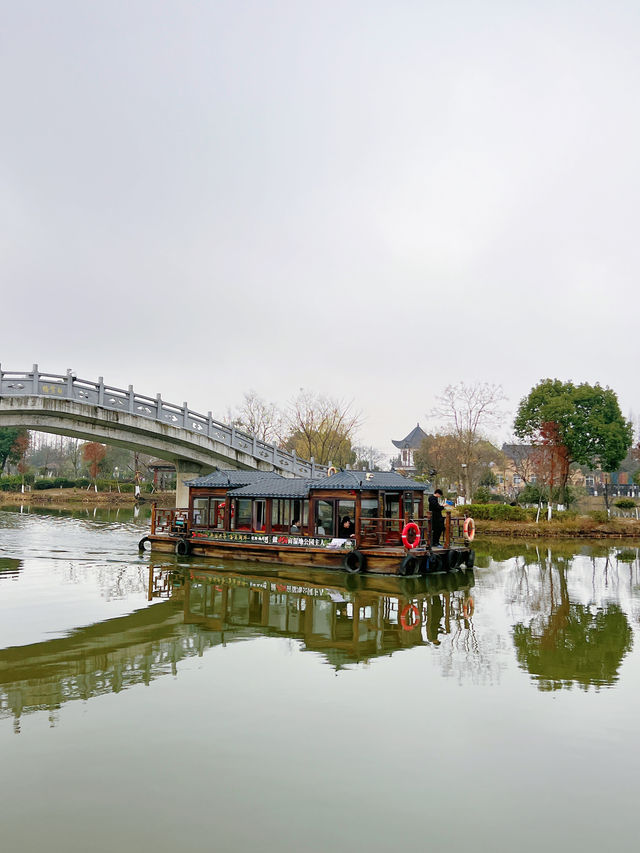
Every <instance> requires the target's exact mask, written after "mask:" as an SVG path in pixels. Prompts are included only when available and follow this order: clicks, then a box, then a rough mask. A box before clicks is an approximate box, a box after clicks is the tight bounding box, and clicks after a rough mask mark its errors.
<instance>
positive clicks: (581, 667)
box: [507, 547, 632, 690]
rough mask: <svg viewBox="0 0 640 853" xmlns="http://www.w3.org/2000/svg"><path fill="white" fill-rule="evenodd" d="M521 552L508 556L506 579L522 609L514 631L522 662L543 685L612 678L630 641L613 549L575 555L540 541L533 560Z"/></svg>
mask: <svg viewBox="0 0 640 853" xmlns="http://www.w3.org/2000/svg"><path fill="white" fill-rule="evenodd" d="M526 557H527V559H525V557H524V556H523V555H522V554H521V555H519V556H518V557H516V558H515V559H514V560H513V566H514V568H513V569H512V571H511V572H510V575H509V578H508V581H507V598H508V600H509V602H510V604H511V606H512V607H513V608H514V609H519V618H517V619H516V620H515V621H514V626H513V632H512V636H513V642H514V646H515V649H516V656H517V659H518V662H519V664H520V665H521V666H522V667H523V668H525V669H526V670H527V671H528V672H529V673H530V674H531V675H532V676H533V677H534V678H535V680H536V682H537V685H538V687H539V689H540V690H557V689H560V688H563V687H565V688H566V687H572V686H573V685H574V684H575V685H578V686H580V687H582V688H583V689H588V688H589V686H591V685H593V686H595V687H596V688H597V687H602V686H608V685H611V684H614V683H615V682H616V681H617V679H618V671H619V668H620V664H621V662H622V660H623V658H624V656H625V655H626V654H627V653H628V652H629V651H630V649H631V645H632V630H631V626H630V624H629V620H628V618H627V615H626V613H625V612H624V610H623V608H622V606H621V603H620V594H621V586H622V584H621V578H620V573H619V565H620V561H619V560H618V559H617V556H616V553H615V551H613V552H612V551H611V549H610V548H609V549H608V552H606V553H605V556H595V555H593V554H591V555H588V554H583V555H578V556H576V554H575V552H574V553H573V554H571V552H567V551H566V550H564V549H563V550H559V551H557V550H555V549H554V550H553V551H552V550H551V549H543V548H539V547H538V548H537V549H536V559H532V557H533V553H532V552H531V551H530V552H529V553H528V554H527V555H526ZM570 580H571V582H572V583H573V586H572V588H571V589H570Z"/></svg>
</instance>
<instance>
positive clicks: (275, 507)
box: [271, 499, 291, 531]
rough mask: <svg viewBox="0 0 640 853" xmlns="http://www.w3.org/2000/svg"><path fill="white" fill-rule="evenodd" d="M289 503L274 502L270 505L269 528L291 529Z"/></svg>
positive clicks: (282, 501) (287, 501) (285, 501)
mask: <svg viewBox="0 0 640 853" xmlns="http://www.w3.org/2000/svg"><path fill="white" fill-rule="evenodd" d="M290 504H291V502H290V501H289V500H288V499H287V500H274V501H273V503H272V505H271V527H272V528H273V529H274V530H287V531H288V530H289V528H290V527H291V505H290Z"/></svg>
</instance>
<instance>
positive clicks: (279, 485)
mask: <svg viewBox="0 0 640 853" xmlns="http://www.w3.org/2000/svg"><path fill="white" fill-rule="evenodd" d="M317 482H318V481H317V480H307V479H303V478H298V477H296V478H295V479H293V478H285V477H279V478H278V479H275V478H272V479H264V480H259V481H257V482H255V483H250V484H249V485H247V486H243V487H242V488H240V489H234V490H233V497H234V498H306V497H308V496H309V486H310V484H311V483H317Z"/></svg>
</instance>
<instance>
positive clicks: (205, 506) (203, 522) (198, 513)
mask: <svg viewBox="0 0 640 853" xmlns="http://www.w3.org/2000/svg"><path fill="white" fill-rule="evenodd" d="M208 524H209V498H194V499H193V526H194V527H206V526H207V525H208Z"/></svg>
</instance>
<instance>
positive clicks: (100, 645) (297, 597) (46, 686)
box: [0, 564, 474, 728]
mask: <svg viewBox="0 0 640 853" xmlns="http://www.w3.org/2000/svg"><path fill="white" fill-rule="evenodd" d="M298 574H299V575H300V577H298V576H297V573H296V569H295V568H293V567H292V568H291V570H290V571H289V572H287V571H282V572H277V573H273V572H271V573H270V574H268V575H266V574H246V573H243V572H240V571H223V572H211V571H206V570H200V569H198V570H195V569H194V570H192V571H186V572H185V571H182V570H175V569H170V568H169V569H168V568H167V567H166V566H157V565H154V564H151V566H150V567H149V594H148V597H149V600H150V601H151V602H153V603H152V604H151V605H150V606H149V607H147V608H145V609H142V610H136V611H134V612H133V613H130V614H128V615H126V616H120V617H116V618H113V619H107V620H105V621H103V622H100V623H97V624H94V625H88V626H85V627H82V628H78V629H76V630H74V631H72V632H71V633H70V634H69V635H68V636H65V637H58V638H55V639H51V640H47V641H44V642H40V643H32V644H29V645H26V646H18V647H11V648H6V649H2V650H0V717H3V716H8V715H11V716H13V717H14V719H15V721H16V722H15V725H16V728H19V720H20V717H21V716H22V715H23V714H27V713H30V712H33V711H45V712H48V713H49V714H50V716H51V717H52V719H55V714H56V712H57V710H58V709H59V708H60V707H61V706H62V705H63V704H65V703H66V702H69V701H72V700H74V699H82V700H87V699H90V698H92V697H94V696H99V695H102V694H105V693H110V692H115V693H117V692H120V691H121V690H123V689H126V688H128V687H131V686H134V685H136V684H148V683H149V682H151V681H152V680H154V679H155V678H158V677H159V676H161V675H165V674H172V675H176V674H177V671H178V664H179V663H180V661H182V660H184V659H186V658H188V657H192V656H195V655H201V654H202V653H203V652H204V651H206V650H207V649H208V648H213V647H215V646H220V645H223V644H226V643H229V642H233V641H234V640H244V639H250V638H252V637H259V636H279V637H291V638H294V639H298V640H300V641H301V642H302V643H303V648H305V649H310V650H314V651H318V652H321V653H322V654H323V655H324V656H325V658H326V660H327V661H328V662H329V663H331V664H332V665H334V666H336V667H340V666H342V665H344V664H345V663H353V662H357V661H361V660H367V659H370V658H372V657H374V656H377V655H384V654H391V653H392V652H394V651H397V650H399V649H403V648H410V647H413V646H417V645H420V644H427V643H438V642H439V640H438V637H439V636H441V635H442V634H443V633H449V632H452V631H453V630H454V627H455V626H456V625H457V624H458V623H460V621H461V620H465V619H467V618H468V616H469V613H470V609H471V608H472V599H471V598H470V590H471V588H472V586H473V583H474V579H473V572H472V571H471V570H467V571H460V572H455V573H453V574H442V575H433V576H428V577H425V578H406V579H402V578H392V577H386V576H379V577H375V576H371V577H365V576H362V577H358V578H352V577H351V576H340V575H336V573H335V572H313V573H312V576H311V579H310V576H309V572H308V570H306V571H299V572H298ZM303 574H304V578H303V577H302V575H303Z"/></svg>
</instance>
